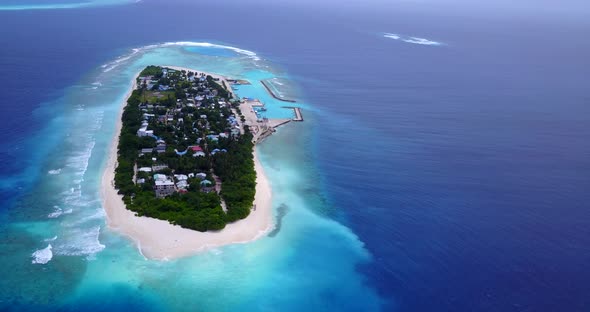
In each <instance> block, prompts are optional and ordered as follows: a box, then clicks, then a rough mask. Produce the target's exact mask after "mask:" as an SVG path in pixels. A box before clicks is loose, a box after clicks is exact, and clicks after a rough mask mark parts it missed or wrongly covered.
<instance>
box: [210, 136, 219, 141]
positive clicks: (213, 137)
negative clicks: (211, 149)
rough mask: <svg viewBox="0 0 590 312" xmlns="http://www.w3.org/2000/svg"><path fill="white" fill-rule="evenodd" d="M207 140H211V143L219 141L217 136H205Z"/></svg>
mask: <svg viewBox="0 0 590 312" xmlns="http://www.w3.org/2000/svg"><path fill="white" fill-rule="evenodd" d="M207 139H209V140H211V141H219V136H218V135H216V134H209V135H208V136H207Z"/></svg>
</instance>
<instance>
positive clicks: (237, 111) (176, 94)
mask: <svg viewBox="0 0 590 312" xmlns="http://www.w3.org/2000/svg"><path fill="white" fill-rule="evenodd" d="M244 83H246V82H244V81H242V80H230V79H226V78H225V77H222V76H220V75H216V74H212V73H206V72H202V71H197V70H192V69H188V68H181V67H175V66H148V67H146V68H145V69H144V70H142V71H141V72H140V73H139V75H138V76H137V77H135V78H134V80H133V82H132V86H131V88H130V89H129V92H128V95H127V96H126V97H125V99H126V100H125V103H124V105H123V109H122V111H121V115H120V122H118V123H117V129H116V131H117V134H118V135H116V136H115V140H114V144H113V147H112V150H111V152H110V157H109V161H108V163H107V168H106V169H105V173H104V176H103V181H102V183H103V187H102V195H103V196H102V198H103V204H104V207H105V211H106V215H107V223H108V225H109V226H110V227H111V228H113V229H115V230H117V231H119V232H121V233H123V234H125V235H127V236H129V237H131V238H132V239H133V240H134V241H136V243H137V246H138V247H139V249H140V251H141V252H142V253H143V254H144V255H145V256H146V257H149V258H155V259H172V258H176V257H180V256H184V255H188V254H191V253H194V252H198V251H201V250H204V249H207V248H211V247H215V246H221V245H225V244H231V243H240V242H248V241H251V240H254V239H256V238H258V237H261V236H262V235H264V234H265V233H267V232H269V231H270V230H271V229H272V212H271V207H270V203H271V190H270V185H269V182H268V180H267V178H266V176H265V175H264V171H263V169H262V166H261V165H260V162H259V161H258V158H257V155H256V148H255V144H256V143H258V142H261V141H262V140H264V139H265V138H266V137H268V136H269V135H271V134H272V133H273V132H274V131H276V130H275V129H276V127H278V126H280V125H283V124H286V123H288V122H290V121H291V120H292V119H267V118H265V117H263V115H262V114H261V112H262V111H264V110H265V109H266V108H265V107H264V104H263V103H261V102H260V101H258V100H256V99H249V98H243V99H240V98H239V97H237V96H236V95H235V93H234V92H233V90H232V85H233V84H244ZM294 120H297V119H296V118H294Z"/></svg>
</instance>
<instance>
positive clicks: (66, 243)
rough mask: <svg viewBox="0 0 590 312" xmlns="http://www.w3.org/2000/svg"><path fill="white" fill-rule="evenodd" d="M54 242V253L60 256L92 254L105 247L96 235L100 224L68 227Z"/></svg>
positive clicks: (98, 232) (98, 233)
mask: <svg viewBox="0 0 590 312" xmlns="http://www.w3.org/2000/svg"><path fill="white" fill-rule="evenodd" d="M64 235H66V237H64V236H63V235H62V236H60V237H62V238H63V239H61V238H60V240H59V241H56V242H55V254H56V255H61V256H92V255H94V254H96V253H98V252H100V251H102V250H103V249H104V248H105V245H103V244H101V243H100V241H99V239H98V237H99V235H100V226H95V227H91V228H70V229H68V230H67V231H66V232H65V234H64Z"/></svg>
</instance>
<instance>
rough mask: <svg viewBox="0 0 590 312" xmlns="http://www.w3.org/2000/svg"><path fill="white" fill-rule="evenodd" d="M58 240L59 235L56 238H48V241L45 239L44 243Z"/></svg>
mask: <svg viewBox="0 0 590 312" xmlns="http://www.w3.org/2000/svg"><path fill="white" fill-rule="evenodd" d="M56 239H57V235H55V236H54V237H52V238H46V239H44V240H43V241H44V242H53V241H54V240H56Z"/></svg>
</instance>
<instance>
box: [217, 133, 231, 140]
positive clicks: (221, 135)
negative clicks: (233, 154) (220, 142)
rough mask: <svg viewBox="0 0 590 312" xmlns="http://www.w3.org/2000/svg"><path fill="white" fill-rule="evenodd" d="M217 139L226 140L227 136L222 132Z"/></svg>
mask: <svg viewBox="0 0 590 312" xmlns="http://www.w3.org/2000/svg"><path fill="white" fill-rule="evenodd" d="M219 137H220V138H226V139H227V138H228V137H229V135H228V134H227V133H223V132H222V133H220V134H219Z"/></svg>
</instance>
